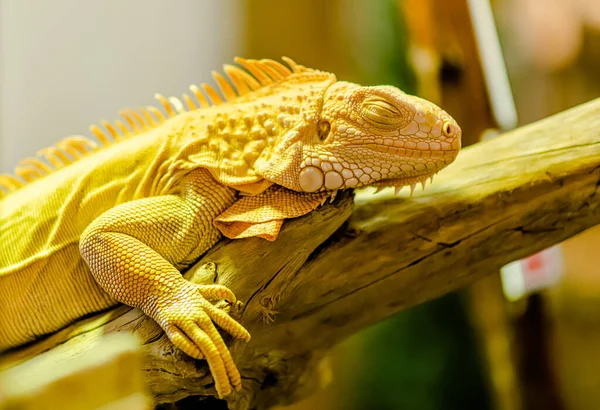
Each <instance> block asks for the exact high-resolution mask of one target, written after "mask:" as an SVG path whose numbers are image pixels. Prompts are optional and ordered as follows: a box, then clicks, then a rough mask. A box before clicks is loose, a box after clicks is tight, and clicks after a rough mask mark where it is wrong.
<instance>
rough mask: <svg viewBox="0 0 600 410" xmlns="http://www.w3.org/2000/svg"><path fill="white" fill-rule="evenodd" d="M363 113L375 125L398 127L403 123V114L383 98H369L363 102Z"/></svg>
mask: <svg viewBox="0 0 600 410" xmlns="http://www.w3.org/2000/svg"><path fill="white" fill-rule="evenodd" d="M362 113H363V115H364V117H365V118H366V119H367V120H368V121H369V122H371V123H372V124H374V125H397V124H400V123H401V122H402V121H403V118H402V114H401V113H400V111H399V110H398V109H397V108H396V107H394V106H393V105H392V104H390V103H389V102H387V101H385V100H383V99H381V98H369V99H366V100H365V101H364V102H363V105H362Z"/></svg>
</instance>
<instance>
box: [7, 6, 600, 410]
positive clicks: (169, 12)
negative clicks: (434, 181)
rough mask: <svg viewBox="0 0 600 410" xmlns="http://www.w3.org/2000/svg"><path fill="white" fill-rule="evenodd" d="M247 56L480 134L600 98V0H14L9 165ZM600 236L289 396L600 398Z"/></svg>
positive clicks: (591, 403) (566, 248)
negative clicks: (421, 102)
mask: <svg viewBox="0 0 600 410" xmlns="http://www.w3.org/2000/svg"><path fill="white" fill-rule="evenodd" d="M235 55H241V56H245V57H250V58H275V59H279V58H280V57H281V56H282V55H286V56H289V57H291V58H293V59H295V60H296V61H297V62H299V63H301V64H303V65H306V66H309V67H314V68H319V69H323V70H328V71H332V72H334V73H336V74H337V76H338V78H339V79H343V80H349V81H355V82H359V83H362V84H365V85H374V84H392V85H396V86H398V87H400V88H402V89H403V90H405V91H406V92H408V93H411V94H417V95H420V96H422V97H424V98H427V99H429V100H432V101H434V102H436V103H438V104H439V105H441V106H442V107H443V108H444V109H446V111H448V112H449V113H450V114H451V115H452V116H454V118H456V119H457V120H458V122H459V123H460V124H461V126H462V128H463V133H464V145H470V144H474V143H476V142H478V141H479V140H481V139H484V138H502V136H501V132H502V131H506V130H509V129H511V128H514V127H516V126H521V125H524V124H527V123H530V122H532V121H535V120H538V119H541V118H544V117H546V116H549V115H552V114H554V113H556V112H559V111H562V110H565V109H567V108H570V107H573V106H575V105H577V104H581V103H583V102H586V101H589V100H591V99H594V98H597V97H598V96H600V1H598V0H491V1H489V0H370V1H367V0H286V1H281V0H279V1H277V0H178V1H173V2H165V1H159V0H143V1H142V0H127V1H117V0H104V1H102V2H81V1H77V0H54V1H52V2H41V1H32V0H0V63H1V66H0V172H9V171H11V170H12V168H13V167H14V166H15V164H16V163H17V162H18V160H20V159H22V158H24V157H27V156H32V155H34V154H35V152H37V151H38V150H39V149H41V148H43V147H45V146H48V145H52V144H54V143H55V142H57V141H58V140H59V139H61V138H63V137H65V136H67V135H72V134H84V135H90V133H89V132H88V126H89V125H90V124H92V123H97V122H98V121H99V120H101V119H107V120H112V119H114V118H116V116H117V111H118V110H120V109H122V108H124V107H127V106H132V107H138V106H145V105H148V104H151V103H153V97H152V96H153V94H154V93H155V92H160V93H162V94H163V95H180V94H181V93H183V92H185V91H186V90H187V87H188V86H189V85H190V84H193V83H194V84H198V83H200V82H203V81H207V82H211V81H212V80H211V79H210V72H211V70H213V69H219V68H220V67H221V65H222V64H223V63H230V62H231V61H232V59H233V57H234V56H235ZM599 248H600V229H591V230H588V231H587V232H584V233H583V234H581V235H579V236H577V237H574V238H571V239H570V240H568V241H566V242H564V243H562V244H560V245H558V246H555V247H553V248H551V249H548V250H546V251H543V252H540V253H539V254H537V255H533V256H532V257H530V258H527V259H525V260H522V261H515V262H514V263H512V264H510V265H509V266H506V267H505V268H504V269H502V271H501V272H489V273H490V275H489V276H488V277H487V278H486V279H484V280H482V281H480V282H478V283H476V284H474V285H472V286H471V287H470V288H468V289H464V290H462V291H460V292H457V293H454V294H450V295H447V296H445V297H442V298H440V299H438V300H435V301H432V302H430V303H427V304H424V305H421V306H419V307H416V308H414V309H411V310H409V311H405V312H402V313H400V314H398V315H395V316H393V317H390V318H389V319H388V320H387V321H385V322H383V323H380V324H378V325H376V326H374V327H372V328H369V329H366V330H365V331H364V332H362V333H360V334H357V335H355V336H354V337H352V338H351V339H349V340H347V341H346V342H344V343H343V344H341V345H339V346H337V347H336V348H335V349H334V351H333V352H332V354H331V361H330V362H331V370H332V378H331V382H330V383H329V384H328V385H327V386H324V388H323V389H322V390H320V391H318V392H316V393H315V394H314V395H313V396H312V397H310V398H308V399H306V400H305V401H303V402H300V403H297V404H295V405H293V406H290V407H286V409H289V410H294V409H295V410H301V409H307V410H308V409H315V408H318V409H331V410H334V409H353V410H359V409H360V410H362V409H416V410H421V409H422V410H437V409H478V410H479V409H482V410H483V409H498V410H505V409H506V410H508V409H549V410H554V409H557V410H558V409H565V410H583V409H590V410H591V409H598V408H600V372H599V371H598V369H600V314H599V313H600V252H598V251H597V250H598V249H599Z"/></svg>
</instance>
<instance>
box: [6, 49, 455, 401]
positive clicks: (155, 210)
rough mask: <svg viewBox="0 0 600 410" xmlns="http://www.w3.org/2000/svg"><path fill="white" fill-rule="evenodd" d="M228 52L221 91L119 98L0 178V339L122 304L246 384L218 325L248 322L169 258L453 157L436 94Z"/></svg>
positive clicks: (194, 255)
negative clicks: (108, 117)
mask: <svg viewBox="0 0 600 410" xmlns="http://www.w3.org/2000/svg"><path fill="white" fill-rule="evenodd" d="M284 60H285V62H286V63H287V64H288V65H289V67H286V66H284V65H283V64H280V63H278V62H275V61H272V60H260V61H257V60H244V59H237V60H236V61H237V62H238V63H240V64H241V65H242V66H243V67H244V68H245V69H242V68H239V67H234V66H230V65H226V66H225V72H226V73H227V74H228V76H229V81H228V80H227V79H225V78H224V77H223V76H221V75H219V74H217V73H213V76H214V78H215V81H216V82H217V84H218V86H219V88H220V94H219V93H218V92H217V91H216V90H215V89H213V88H212V87H210V86H208V85H206V84H203V85H202V90H201V89H199V88H197V87H195V86H192V87H190V88H191V90H192V91H193V94H194V97H190V96H188V95H184V97H183V102H182V101H181V100H179V99H177V98H170V99H165V98H164V97H162V96H160V95H158V96H157V98H158V99H159V100H160V101H161V103H162V109H163V110H162V111H161V110H159V109H157V108H154V107H148V108H146V109H140V110H137V111H134V110H124V111H123V112H122V113H121V115H122V116H123V119H124V121H117V122H116V123H114V124H110V123H107V122H103V124H102V128H103V129H102V128H100V127H97V126H93V127H91V129H92V131H93V132H94V134H95V135H96V137H97V141H96V142H94V141H92V140H90V139H86V138H83V137H69V138H66V139H65V140H63V141H61V142H60V143H58V144H57V145H56V146H55V147H50V148H47V149H45V150H42V151H41V152H40V153H39V154H38V157H37V158H33V159H26V160H23V161H21V163H20V164H19V165H18V167H17V169H16V170H15V174H14V175H2V176H0V198H1V199H0V244H2V245H1V247H0V351H4V350H7V349H11V348H15V347H18V346H20V345H23V344H25V343H27V342H31V341H34V340H36V339H38V338H40V337H42V336H44V335H47V334H49V333H52V332H55V331H57V330H59V329H61V328H63V327H65V326H67V325H68V324H70V323H72V322H74V321H76V320H77V319H79V318H81V317H82V316H84V315H87V314H90V313H94V312H98V311H101V310H103V309H107V308H109V307H111V306H114V305H116V304H118V303H119V302H121V303H125V304H127V305H130V306H135V307H139V308H140V309H142V310H143V311H144V312H145V313H146V314H147V315H149V316H150V317H152V318H153V319H154V320H155V321H156V322H157V323H158V324H160V326H161V327H162V328H163V329H164V331H165V332H166V334H167V335H168V337H169V339H170V340H171V341H172V342H173V344H174V345H175V346H177V347H178V348H180V349H182V350H183V351H184V352H185V353H187V354H188V355H190V356H192V357H195V358H206V360H207V361H208V364H209V366H210V369H211V371H212V374H213V377H214V380H215V384H216V389H217V392H218V394H219V396H224V395H227V394H228V393H230V391H231V387H232V386H233V387H234V388H235V389H239V388H240V387H241V379H240V374H239V372H238V370H237V368H236V366H235V365H234V363H233V360H232V358H231V355H230V354H229V351H228V349H227V347H226V346H225V344H224V343H223V340H222V338H221V336H220V334H219V333H218V331H217V327H216V326H215V325H217V326H219V327H221V328H222V329H224V330H226V331H228V332H229V333H231V334H232V335H233V336H234V337H236V338H238V339H241V340H249V339H250V335H249V334H248V332H247V331H246V330H245V329H244V328H243V327H242V326H241V325H240V324H238V323H237V322H236V321H234V320H233V319H232V318H230V317H229V316H228V315H227V314H226V313H224V312H223V311H221V310H219V309H217V308H215V307H214V305H213V304H211V303H209V302H208V300H218V299H226V300H229V301H231V302H234V301H235V296H234V295H233V294H232V292H231V291H230V290H229V289H227V288H225V287H223V286H220V285H205V286H200V285H196V284H193V283H191V282H189V281H186V280H185V279H183V277H182V276H181V274H180V271H181V270H182V269H183V268H185V267H187V266H189V265H190V264H192V263H193V262H194V261H195V260H197V259H198V258H199V257H200V256H201V255H202V254H203V253H204V252H206V251H207V250H208V249H210V248H211V247H212V246H213V245H214V244H215V243H216V242H217V241H218V240H219V239H220V238H221V237H222V236H223V235H225V236H227V237H230V238H243V237H249V236H259V237H262V238H265V239H268V240H275V239H276V238H277V234H278V232H279V229H280V228H281V225H282V223H283V220H284V219H288V218H294V217H297V216H301V215H304V214H306V213H308V212H310V211H311V210H313V209H315V208H316V207H317V206H319V205H320V204H321V203H323V201H324V200H325V199H326V198H327V197H329V196H331V195H334V194H335V193H336V192H337V190H340V189H347V188H358V187H363V186H378V187H386V186H394V187H398V188H399V187H402V186H405V185H410V186H411V187H414V184H416V183H417V182H422V183H424V182H425V181H426V179H428V178H430V177H432V176H433V174H435V173H436V172H438V171H439V170H441V169H442V168H444V167H445V166H446V165H448V164H449V163H451V162H452V161H453V160H454V158H455V157H456V155H457V153H458V151H459V149H460V137H461V130H460V128H459V127H458V125H457V124H456V122H455V121H454V120H453V119H452V118H451V117H450V116H449V115H448V114H447V113H446V112H444V111H443V110H441V109H440V108H438V107H437V106H435V105H434V104H432V103H430V102H428V101H425V100H423V99H420V98H418V97H414V96H409V95H407V94H405V93H403V92H402V91H400V90H399V89H397V88H395V87H391V86H378V87H361V86H359V85H357V84H352V83H348V82H343V81H337V80H336V78H335V76H334V75H333V74H331V73H326V72H322V71H318V70H313V69H308V68H305V67H303V66H300V65H297V64H295V63H294V62H293V61H292V60H289V59H284Z"/></svg>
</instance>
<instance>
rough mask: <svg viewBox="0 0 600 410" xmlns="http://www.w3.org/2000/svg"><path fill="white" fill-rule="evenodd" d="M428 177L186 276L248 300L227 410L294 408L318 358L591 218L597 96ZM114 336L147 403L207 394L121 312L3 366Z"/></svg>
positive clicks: (158, 336)
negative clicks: (138, 345)
mask: <svg viewBox="0 0 600 410" xmlns="http://www.w3.org/2000/svg"><path fill="white" fill-rule="evenodd" d="M436 178H437V179H436V182H435V183H434V184H433V185H432V186H431V187H430V188H428V189H427V190H426V191H425V192H423V193H419V194H417V195H415V197H413V198H411V199H409V198H408V196H407V194H406V193H403V194H401V195H400V196H399V197H394V196H393V195H392V193H391V192H387V191H383V192H380V193H378V194H376V195H371V192H372V191H370V190H369V191H366V190H365V191H361V192H358V193H357V194H356V197H355V198H354V201H353V198H352V194H351V193H345V194H344V195H341V196H340V197H339V198H338V199H337V200H336V201H335V203H334V204H332V205H326V206H324V207H322V208H320V209H318V210H316V211H315V212H313V213H311V214H309V215H307V216H305V217H302V218H298V219H295V220H291V221H289V222H286V223H285V224H284V228H283V230H282V232H281V234H280V237H279V238H278V239H277V240H276V241H274V242H272V243H270V242H266V241H264V240H261V239H256V238H252V239H244V240H235V241H230V240H223V241H221V242H220V243H219V244H218V245H217V246H215V247H214V248H213V249H211V250H210V251H209V252H208V253H207V254H206V255H205V256H204V257H203V258H202V259H201V260H200V261H199V262H198V263H197V264H196V265H195V267H194V268H192V269H191V270H190V271H189V272H188V273H187V274H186V275H187V276H188V277H190V278H191V279H192V280H194V281H197V282H203V283H211V282H213V281H214V282H217V283H220V284H223V285H226V286H229V287H230V288H231V289H232V290H233V291H234V292H235V294H236V295H237V296H238V298H239V299H240V300H241V301H243V302H244V303H245V305H244V307H243V308H242V310H241V312H237V315H236V314H235V313H234V317H237V318H239V320H240V321H241V323H242V324H243V325H244V326H246V328H247V329H248V330H249V331H250V333H251V334H252V340H251V341H250V342H249V343H248V344H244V343H234V344H232V345H231V349H232V354H233V356H234V360H235V361H236V363H237V364H238V366H239V368H240V371H241V373H242V376H243V378H244V389H243V390H242V392H240V393H236V394H232V395H231V396H230V397H228V398H227V400H228V404H229V408H231V409H247V408H251V407H252V408H267V407H268V406H271V405H274V404H277V403H286V402H292V401H295V400H297V399H298V398H300V397H303V396H304V395H306V394H307V393H309V392H310V391H312V390H313V389H314V388H316V386H317V384H318V383H319V376H318V375H319V371H318V369H319V366H320V361H321V359H322V358H323V357H324V355H325V354H326V353H327V351H328V349H330V348H331V347H332V346H333V345H334V344H336V343H338V342H340V341H341V340H343V339H344V338H346V337H348V336H349V335H351V334H353V333H355V332H357V331H359V330H361V329H362V328H364V327H366V326H369V325H371V324H373V323H376V322H378V321H380V320H382V319H384V318H385V317H388V316H390V315H392V314H394V313H396V312H399V311H401V310H403V309H407V308H410V307H411V306H414V305H416V304H419V303H423V302H425V301H427V300H430V299H433V298H436V297H439V296H441V295H443V294H445V293H448V292H451V291H454V290H456V289H458V288H460V287H463V286H466V285H468V284H469V283H472V282H473V281H475V280H477V279H479V278H481V277H483V276H485V275H487V274H489V273H491V272H495V271H497V270H498V269H499V268H500V267H501V266H503V265H504V264H506V263H508V262H511V261H514V260H516V259H519V258H522V257H525V256H527V255H530V254H532V253H535V252H537V251H540V250H542V249H544V248H546V247H548V246H550V245H553V244H555V243H558V242H560V241H562V240H564V239H566V238H569V237H571V236H573V235H575V234H577V233H579V232H581V231H583V230H585V229H587V228H589V227H591V226H593V225H596V224H598V223H600V206H599V204H600V99H597V100H594V101H592V102H589V103H587V104H584V105H581V106H579V107H576V108H574V109H571V110H568V111H565V112H563V113H560V114H558V115H555V116H553V117H549V118H547V119H545V120H542V121H539V122H537V123H535V124H531V125H529V126H525V127H521V128H519V129H517V130H514V131H512V132H510V133H507V134H505V135H503V136H500V137H498V138H496V139H494V140H492V141H487V142H483V143H479V144H476V145H475V146H472V147H469V148H466V149H464V150H463V152H462V153H461V154H460V155H459V157H458V159H457V160H456V162H455V163H454V164H452V165H450V166H449V167H448V168H447V169H446V170H444V171H443V172H442V173H440V175H439V176H438V177H436ZM215 266H216V269H217V270H216V272H215V270H214V267H215ZM271 319H272V320H271ZM120 331H133V332H134V333H135V334H136V336H137V337H138V338H139V340H140V341H141V342H142V344H143V350H144V351H145V353H146V357H147V358H146V361H145V364H144V372H145V375H146V380H147V381H148V384H149V386H150V390H151V392H152V394H153V395H154V397H155V399H156V401H157V402H174V401H177V400H179V399H182V398H184V397H187V396H190V395H200V396H212V395H214V388H213V387H214V386H213V384H212V378H211V377H210V374H209V373H208V369H207V366H206V364H205V363H204V362H202V361H198V362H196V361H194V360H191V359H190V358H189V357H187V356H185V355H183V354H182V353H180V352H179V351H175V349H174V348H173V347H172V345H171V344H170V343H169V342H168V340H167V339H166V337H165V336H164V335H162V332H161V330H160V328H159V327H158V326H157V325H156V324H155V323H154V322H153V321H152V320H150V319H148V318H146V317H145V316H144V315H143V314H141V313H140V312H139V311H138V310H135V309H128V308H125V307H119V308H117V309H116V310H113V311H111V312H108V313H105V314H103V315H100V316H98V317H95V318H90V319H87V320H86V321H83V322H81V323H79V324H77V325H74V326H72V327H71V328H69V329H66V330H64V331H63V332H61V333H59V334H57V335H54V336H52V337H51V338H50V339H47V340H45V341H43V342H40V343H38V344H37V345H34V346H32V347H29V348H28V349H29V350H27V349H26V350H23V351H20V352H16V353H15V354H13V356H11V357H9V358H8V359H6V358H5V360H4V362H6V360H9V361H10V360H12V361H13V362H17V361H19V360H22V359H24V358H27V357H31V356H32V355H35V354H37V353H39V352H40V351H43V350H47V349H48V348H50V347H52V346H54V345H56V344H57V343H59V342H61V341H63V340H66V339H67V341H66V344H68V345H70V346H71V348H72V351H79V350H83V349H85V348H86V346H88V345H89V344H90V343H91V342H93V341H94V340H96V339H97V338H99V337H101V336H102V335H103V334H106V333H113V332H120Z"/></svg>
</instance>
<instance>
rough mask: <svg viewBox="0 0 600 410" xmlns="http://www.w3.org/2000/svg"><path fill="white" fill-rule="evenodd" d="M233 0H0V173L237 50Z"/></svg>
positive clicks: (216, 65) (238, 18) (173, 88)
mask: <svg viewBox="0 0 600 410" xmlns="http://www.w3.org/2000/svg"><path fill="white" fill-rule="evenodd" d="M243 3H244V2H242V1H239V0H221V1H212V0H211V1H208V0H206V1H198V0H179V1H176V2H165V1H161V0H128V1H119V0H104V1H99V2H89V1H78V0H54V1H50V2H44V1H34V0H0V60H1V66H0V70H1V71H0V173H1V172H7V171H12V169H13V167H14V165H15V164H16V162H17V161H18V160H20V159H22V158H25V157H29V156H33V155H35V153H36V152H37V151H38V150H39V149H41V148H44V147H46V146H49V145H53V144H55V143H56V142H58V141H59V140H60V139H62V138H64V137H66V136H68V135H73V134H83V135H89V136H91V135H92V134H91V133H90V132H89V131H88V127H89V125H91V124H94V123H98V122H99V121H100V120H102V119H106V120H113V119H116V118H117V115H118V113H117V112H118V110H120V109H123V108H125V107H128V106H132V107H139V106H145V105H148V104H154V103H155V101H154V98H153V95H154V93H155V92H159V93H161V94H163V95H175V96H180V95H181V93H183V92H186V91H187V89H188V86H189V85H190V84H192V83H199V82H202V81H212V80H211V77H210V72H211V70H214V69H220V67H221V66H222V64H223V63H230V62H231V61H233V60H232V59H233V56H234V55H236V54H238V53H239V52H240V50H241V46H242V45H241V42H240V38H241V34H242V33H243V27H242V22H243V13H244V10H243V8H242V6H243Z"/></svg>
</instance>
